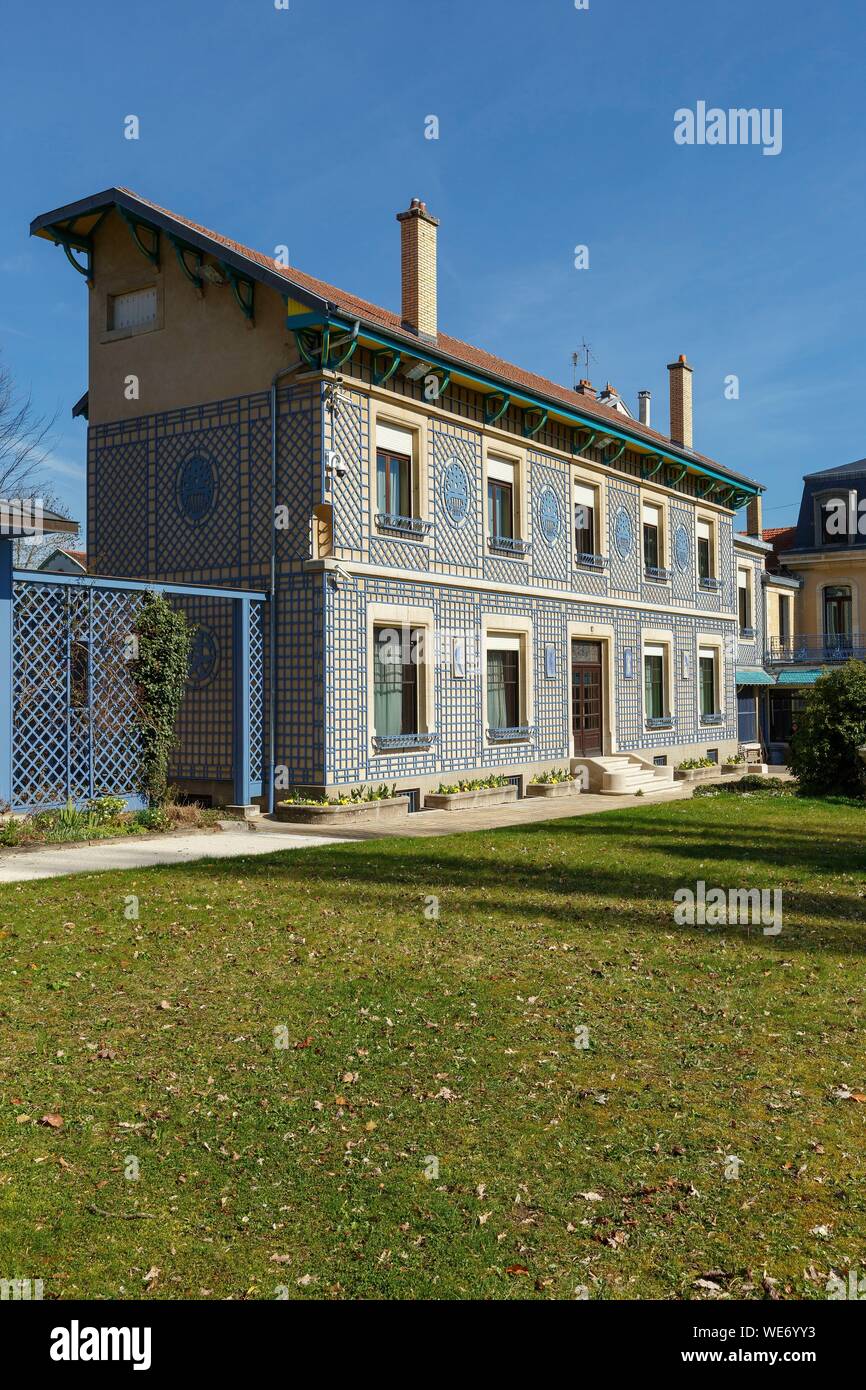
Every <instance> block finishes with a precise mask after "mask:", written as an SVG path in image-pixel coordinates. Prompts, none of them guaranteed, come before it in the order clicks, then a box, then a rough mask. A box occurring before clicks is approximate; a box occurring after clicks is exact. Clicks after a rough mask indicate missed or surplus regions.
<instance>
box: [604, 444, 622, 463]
mask: <svg viewBox="0 0 866 1390" xmlns="http://www.w3.org/2000/svg"><path fill="white" fill-rule="evenodd" d="M627 448H628V445H627V444H620V446H619V448H618V449H617V451H616V453H615V454H611V456H610V458H609V459H605V460H604V463H605V466H606V467H607V468H613V465H614V464H615V463H617V462H618V461H619V460H620V459H621V458H622V456H623V454H624V453H625V451H626V449H627Z"/></svg>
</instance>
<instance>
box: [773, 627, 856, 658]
mask: <svg viewBox="0 0 866 1390" xmlns="http://www.w3.org/2000/svg"><path fill="white" fill-rule="evenodd" d="M764 657H765V660H766V661H767V662H772V663H778V664H786V665H796V664H798V663H800V662H810V661H811V662H814V661H817V662H825V661H850V660H851V659H852V658H854V659H856V660H858V661H866V632H846V633H842V634H838V633H831V634H825V635H824V636H823V637H821V636H816V635H814V634H811V635H810V634H800V635H798V636H796V637H770V638H769V639H768V643H767V648H766V651H765V653H764Z"/></svg>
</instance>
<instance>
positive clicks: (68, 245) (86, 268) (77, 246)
mask: <svg viewBox="0 0 866 1390" xmlns="http://www.w3.org/2000/svg"><path fill="white" fill-rule="evenodd" d="M52 230H53V232H54V238H55V241H54V245H55V246H62V247H63V253H64V255H65V256H66V259H67V260H68V262H69V264H70V265H71V266H72V267H73V269H74V270H77V271H78V274H79V275H83V276H84V278H85V280H86V281H87V283H88V285H90V286H91V288H92V286H93V247H92V246H91V244H90V242H89V241H84V240H83V239H82V238H80V237H72V236H69V235H68V233H66V232H64V231H63V230H62V229H61V228H60V227H54V228H52ZM73 251H80V252H81V253H82V255H84V257H85V258H86V259H85V263H84V265H82V264H81V262H80V261H77V260H76V259H75V257H74V256H73V254H72V253H73Z"/></svg>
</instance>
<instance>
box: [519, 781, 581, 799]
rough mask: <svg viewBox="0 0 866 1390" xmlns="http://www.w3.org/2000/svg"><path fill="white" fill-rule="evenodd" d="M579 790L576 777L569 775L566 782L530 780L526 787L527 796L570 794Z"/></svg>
mask: <svg viewBox="0 0 866 1390" xmlns="http://www.w3.org/2000/svg"><path fill="white" fill-rule="evenodd" d="M579 791H580V783H579V782H578V781H577V778H576V777H569V779H568V781H567V782H530V784H529V786H528V787H527V788H526V795H527V796H544V797H556V796H571V795H572V794H573V793H574V792H579Z"/></svg>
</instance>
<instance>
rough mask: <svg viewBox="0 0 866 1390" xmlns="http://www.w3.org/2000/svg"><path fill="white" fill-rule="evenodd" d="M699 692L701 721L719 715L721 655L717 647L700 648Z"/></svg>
mask: <svg viewBox="0 0 866 1390" xmlns="http://www.w3.org/2000/svg"><path fill="white" fill-rule="evenodd" d="M698 692H699V696H700V707H701V719H711V718H712V717H713V716H715V715H717V714H718V713H719V653H718V650H717V648H716V647H699V648H698Z"/></svg>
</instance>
